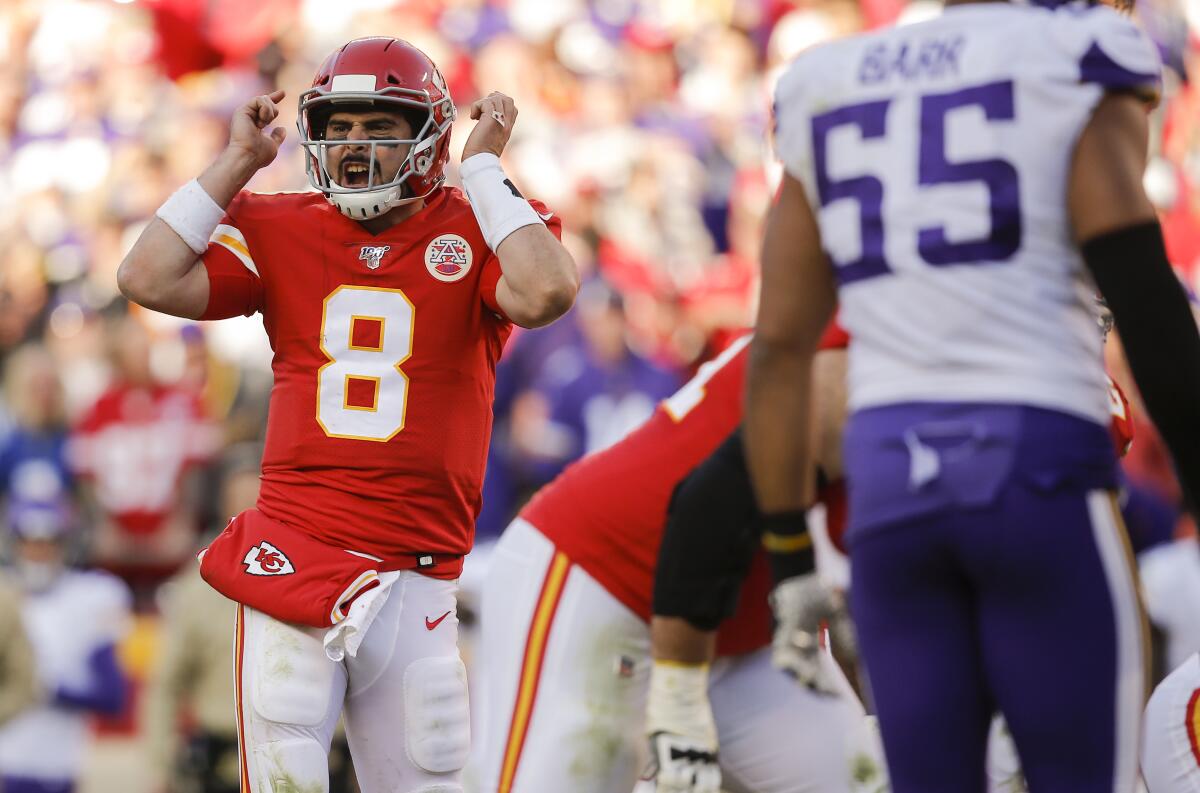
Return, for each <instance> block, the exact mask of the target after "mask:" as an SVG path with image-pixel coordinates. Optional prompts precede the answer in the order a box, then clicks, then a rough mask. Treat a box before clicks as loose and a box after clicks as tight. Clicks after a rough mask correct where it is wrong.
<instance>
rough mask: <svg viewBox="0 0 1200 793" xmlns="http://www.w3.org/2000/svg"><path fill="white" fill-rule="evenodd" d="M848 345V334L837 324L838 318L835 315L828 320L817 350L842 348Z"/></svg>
mask: <svg viewBox="0 0 1200 793" xmlns="http://www.w3.org/2000/svg"><path fill="white" fill-rule="evenodd" d="M848 346H850V334H849V333H846V331H845V330H844V329H843V328H842V326H841V325H839V324H838V318H837V317H836V316H835V317H834V318H833V319H831V320H830V321H829V325H828V326H826V328H825V333H824V334H822V335H821V343H820V345H819V346H818V347H817V349H819V350H844V349H846V347H848Z"/></svg>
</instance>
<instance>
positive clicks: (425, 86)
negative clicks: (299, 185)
mask: <svg viewBox="0 0 1200 793" xmlns="http://www.w3.org/2000/svg"><path fill="white" fill-rule="evenodd" d="M339 105H346V106H348V107H346V109H347V110H349V109H353V108H354V107H355V106H358V107H360V108H361V107H369V108H372V109H379V108H381V107H382V108H386V109H396V110H400V111H403V112H404V113H405V115H406V116H407V117H409V118H410V119H411V120H412V121H413V124H412V126H413V137H412V138H411V139H407V140H399V139H389V140H375V139H371V140H367V141H362V140H359V141H330V140H326V138H325V126H326V122H327V121H328V120H329V117H330V116H331V115H332V114H333V113H334V112H335V111H336V110H337V109H338V106H339ZM454 117H455V109H454V101H453V100H452V99H451V98H450V91H449V90H448V89H447V88H446V81H445V80H443V79H442V75H441V73H440V72H439V71H438V69H437V66H435V65H434V63H433V61H431V60H429V58H428V56H426V55H425V53H423V52H421V51H420V50H419V49H417V48H416V47H414V46H413V45H411V44H409V43H408V42H406V41H401V40H400V39H393V38H387V37H382V36H378V37H371V38H362V39H355V40H354V41H351V42H349V43H348V44H346V45H345V46H344V47H342V48H341V49H339V50H337V51H336V52H334V53H333V54H332V55H330V56H329V57H328V58H326V59H325V62H324V63H323V64H321V68H320V69H318V70H317V76H316V78H314V79H313V87H312V88H310V89H308V90H307V91H305V92H304V93H302V94H301V95H300V112H299V115H298V117H297V119H296V125H297V126H298V127H299V128H300V145H301V146H303V147H304V148H305V150H306V151H307V152H308V156H307V157H306V158H305V168H306V170H307V171H308V178H309V181H310V182H312V185H313V187H315V188H317V189H318V190H320V191H321V192H322V193H324V194H325V197H326V198H328V199H329V202H330V203H331V204H333V205H334V206H336V207H337V208H338V209H339V210H341V212H342V213H343V214H344V215H347V216H348V217H351V218H353V219H355V220H368V219H370V218H373V217H378V216H379V215H382V214H383V213H384V212H387V211H388V210H389V209H391V208H392V207H394V206H398V205H400V204H405V203H408V202H410V201H416V200H418V199H420V198H424V197H425V196H427V195H429V194H430V193H431V192H433V190H434V188H436V187H437V186H438V185H440V184H441V183H442V182H443V181H444V180H445V178H446V174H445V168H446V160H447V159H449V157H450V127H451V125H452V124H453V123H454ZM348 144H355V145H363V144H366V145H369V146H370V149H371V162H370V170H369V173H370V175H371V176H370V179H369V180H368V184H367V186H366V187H343V186H342V185H339V184H338V183H337V182H336V181H335V180H334V178H333V175H332V174H330V172H329V169H328V167H327V166H326V155H327V154H328V152H329V148H330V147H331V146H344V145H348ZM400 144H409V151H408V156H407V157H406V158H405V161H404V164H403V165H401V167H400V169H399V170H398V171H397V172H396V174H395V175H394V176H393V177H392V179H391V180H390V181H387V182H384V183H381V184H373V182H374V179H375V176H374V175H375V173H376V164H377V162H378V159H377V157H376V155H375V152H376V147H377V146H397V145H400ZM384 178H386V177H384Z"/></svg>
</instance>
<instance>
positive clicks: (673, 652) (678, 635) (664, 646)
mask: <svg viewBox="0 0 1200 793" xmlns="http://www.w3.org/2000/svg"><path fill="white" fill-rule="evenodd" d="M716 654H717V632H716V631H715V630H702V629H700V628H697V627H696V626H694V625H692V624H691V623H690V622H688V621H687V620H686V619H684V618H683V617H660V616H657V615H656V616H654V617H652V618H651V619H650V655H651V657H652V658H654V660H656V661H673V662H675V663H680V664H707V663H711V662H712V660H713V658H714V657H716Z"/></svg>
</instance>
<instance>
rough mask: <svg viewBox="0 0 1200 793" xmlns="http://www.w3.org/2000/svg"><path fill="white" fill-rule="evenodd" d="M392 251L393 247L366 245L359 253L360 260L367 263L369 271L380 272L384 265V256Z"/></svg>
mask: <svg viewBox="0 0 1200 793" xmlns="http://www.w3.org/2000/svg"><path fill="white" fill-rule="evenodd" d="M391 249H392V246H391V245H364V246H362V248H361V249H360V250H359V251H358V260H359V261H360V262H366V263H367V269H368V270H378V269H379V265H380V264H382V263H383V255H384V254H385V253H387V252H388V251H390V250H391Z"/></svg>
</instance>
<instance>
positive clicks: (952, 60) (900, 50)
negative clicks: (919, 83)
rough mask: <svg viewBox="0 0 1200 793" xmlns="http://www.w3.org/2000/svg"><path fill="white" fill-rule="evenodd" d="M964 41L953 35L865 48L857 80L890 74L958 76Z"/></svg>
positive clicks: (867, 81)
mask: <svg viewBox="0 0 1200 793" xmlns="http://www.w3.org/2000/svg"><path fill="white" fill-rule="evenodd" d="M963 41H964V38H963V36H961V35H953V36H948V37H945V38H934V39H927V40H925V41H922V42H919V43H913V42H907V41H901V42H894V41H893V42H879V43H878V44H875V45H872V46H870V47H867V49H866V52H864V53H863V57H862V60H861V61H860V62H859V64H858V81H859V82H860V83H862V84H864V85H871V84H874V83H882V82H884V81H886V80H888V79H890V78H892V77H899V78H900V79H902V80H915V79H917V78H920V77H942V76H945V75H948V74H953V75H957V74H958V56H959V54H960V53H961V52H962V48H963Z"/></svg>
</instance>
